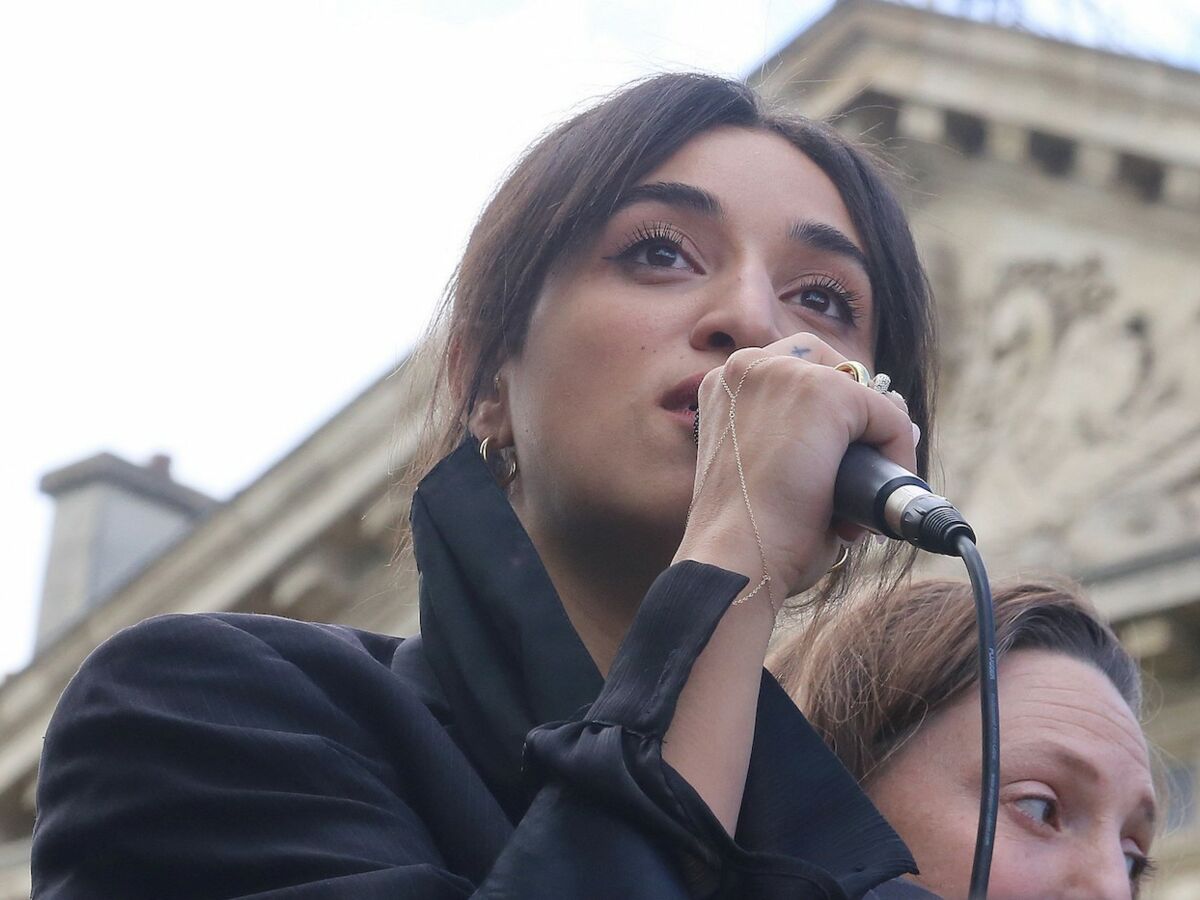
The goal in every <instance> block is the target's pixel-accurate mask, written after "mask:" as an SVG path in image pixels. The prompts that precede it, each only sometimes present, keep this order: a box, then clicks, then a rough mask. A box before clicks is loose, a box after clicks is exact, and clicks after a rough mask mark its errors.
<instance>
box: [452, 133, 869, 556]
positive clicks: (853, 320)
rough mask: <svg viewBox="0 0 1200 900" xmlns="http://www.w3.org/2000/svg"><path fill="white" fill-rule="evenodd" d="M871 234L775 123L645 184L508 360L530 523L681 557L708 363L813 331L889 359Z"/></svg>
mask: <svg viewBox="0 0 1200 900" xmlns="http://www.w3.org/2000/svg"><path fill="white" fill-rule="evenodd" d="M861 248H862V241H861V239H860V237H859V235H858V234H857V232H856V231H855V229H854V226H853V225H852V224H851V220H850V216H849V213H848V212H847V210H846V207H845V205H844V204H843V202H842V199H841V196H840V195H839V194H838V192H837V190H836V189H835V188H834V186H833V184H832V182H830V180H829V179H828V178H827V177H826V176H825V174H824V173H823V172H822V171H821V170H820V169H819V168H818V167H817V166H816V165H815V164H814V163H813V162H812V161H811V160H810V159H808V157H806V156H804V155H803V154H802V153H800V152H799V151H798V150H796V149H795V148H794V147H793V146H792V145H791V144H789V143H788V142H787V141H785V140H784V139H782V138H780V137H778V136H775V135H772V134H768V133H765V132H760V131H751V130H745V129H737V128H722V129H718V130H714V131H711V132H708V133H706V134H704V135H701V136H700V137H697V138H696V139H694V140H692V141H691V142H690V143H688V144H687V145H685V146H684V147H683V148H682V149H681V150H680V151H679V152H678V153H676V154H675V155H674V156H673V157H671V158H670V159H669V160H668V161H667V162H666V163H665V164H664V165H662V166H661V167H660V168H659V169H657V170H656V171H654V172H652V173H651V174H650V175H649V176H647V177H646V178H644V179H642V181H641V182H640V183H639V184H638V185H636V186H635V187H633V188H631V189H630V190H629V191H628V192H627V193H626V194H625V195H624V196H623V197H622V198H621V199H620V201H619V202H618V203H617V204H616V208H615V210H614V212H613V214H612V215H611V217H610V218H609V219H608V221H607V222H606V223H605V224H604V225H603V226H602V227H601V228H600V230H599V233H598V234H597V236H596V237H595V238H594V239H593V240H592V241H591V242H590V243H589V244H588V245H587V246H586V247H584V248H582V249H580V250H578V251H576V252H575V253H574V254H572V255H571V258H570V259H567V260H564V261H562V262H561V263H560V264H559V266H558V267H557V268H556V269H555V271H553V272H552V274H551V275H550V277H549V278H548V279H547V282H546V285H545V287H544V289H543V292H542V295H541V297H540V298H539V300H538V304H537V306H536V308H535V311H534V314H533V317H532V319H531V322H530V326H529V331H528V335H527V339H526V342H525V345H524V347H523V349H522V352H521V354H520V356H519V357H516V358H513V359H510V360H508V361H507V362H506V363H505V364H504V366H503V367H502V369H501V374H500V378H501V391H500V397H501V406H502V408H503V413H502V415H503V416H505V417H506V421H505V422H504V423H503V425H501V427H500V428H499V429H497V430H498V431H500V432H501V433H500V435H499V437H501V438H502V440H501V441H500V443H501V445H502V446H503V445H504V444H505V443H507V441H505V440H503V438H504V437H505V436H506V435H505V434H504V433H503V432H504V429H505V428H509V429H511V431H510V432H509V435H510V437H511V442H512V444H513V445H514V446H515V449H516V452H517V454H518V458H519V460H520V466H521V476H520V478H519V479H518V482H517V484H518V486H517V489H516V491H515V493H514V495H513V504H514V506H515V507H516V509H517V510H518V512H519V513H520V514H521V516H522V519H523V521H524V522H525V525H526V527H527V528H529V529H530V530H531V532H537V533H538V534H540V535H541V536H542V537H543V538H546V537H547V536H548V535H552V536H553V537H552V538H551V539H552V540H555V541H566V542H569V541H571V540H573V539H576V538H578V539H579V540H581V541H585V542H586V541H592V542H595V541H597V540H604V541H609V542H611V541H621V542H626V543H627V544H632V545H633V546H635V547H638V548H641V552H642V553H643V554H646V555H649V556H652V557H656V556H657V555H659V554H660V553H666V554H668V557H667V558H668V559H669V554H670V553H671V552H673V551H674V549H675V547H676V546H677V545H678V542H679V539H680V537H681V535H682V528H683V523H684V518H685V515H686V511H687V508H688V503H689V501H690V499H691V493H692V483H693V478H694V473H695V465H696V449H695V446H694V444H693V442H692V434H691V432H692V420H693V415H692V412H691V411H690V410H689V406H692V407H693V408H694V402H695V393H696V389H697V386H698V384H699V382H700V379H701V378H702V376H703V375H704V374H705V373H706V372H708V371H709V370H710V369H713V368H715V367H717V366H719V365H721V364H722V363H723V362H724V360H725V358H726V357H727V356H728V355H729V354H730V353H731V352H733V351H734V350H735V349H738V348H740V347H747V346H762V345H766V344H769V343H771V342H773V341H776V340H779V339H780V338H783V337H785V336H789V335H791V334H794V333H798V332H811V333H813V334H816V335H817V336H819V337H821V338H822V339H823V340H825V341H826V342H828V343H829V344H831V345H832V346H833V347H835V348H836V349H837V350H839V351H841V352H842V353H844V354H845V355H846V356H848V357H851V358H855V359H859V360H861V361H863V362H864V363H866V364H867V365H868V366H870V365H871V362H872V347H873V336H874V333H875V320H874V314H873V310H872V298H871V285H870V282H869V279H868V277H867V273H866V269H865V263H864V260H863V254H862V249H861ZM784 424H786V427H789V428H795V429H797V430H798V431H799V429H802V428H803V427H804V423H803V422H792V423H784ZM476 431H477V433H480V434H482V433H484V431H483V430H480V429H476ZM743 452H747V453H753V452H754V448H753V447H746V448H745V449H744V451H743ZM751 489H752V490H753V486H751ZM659 564H660V568H661V564H662V561H661V560H659Z"/></svg>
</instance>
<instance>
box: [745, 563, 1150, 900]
mask: <svg viewBox="0 0 1200 900" xmlns="http://www.w3.org/2000/svg"><path fill="white" fill-rule="evenodd" d="M994 601H995V610H996V636H997V647H998V650H999V653H1000V663H999V668H998V670H997V680H998V684H999V692H1000V739H1001V742H1002V743H1001V756H1000V760H1001V772H1000V803H1001V808H1000V815H999V818H998V820H997V830H996V843H995V855H994V858H993V862H992V868H991V883H990V889H991V893H992V895H993V896H996V897H1013V898H1021V897H1028V898H1041V897H1061V898H1072V897H1081V898H1083V897H1087V898H1094V900H1107V898H1128V897H1130V896H1136V894H1137V892H1138V888H1139V886H1140V885H1141V883H1142V882H1143V881H1144V880H1145V878H1146V876H1147V874H1148V872H1149V871H1150V869H1151V868H1152V865H1151V863H1150V861H1149V852H1150V844H1151V842H1152V840H1153V838H1154V812H1155V796H1154V788H1153V784H1152V780H1151V775H1150V763H1149V757H1148V753H1147V748H1146V741H1145V738H1144V737H1143V735H1142V730H1141V727H1140V726H1139V724H1138V716H1139V714H1140V711H1141V681H1140V676H1139V673H1138V668H1137V665H1136V664H1135V663H1134V662H1133V660H1132V659H1131V658H1130V657H1129V655H1128V654H1127V653H1126V652H1125V650H1124V649H1123V648H1122V647H1121V645H1120V644H1119V643H1118V642H1117V638H1116V636H1115V635H1114V634H1113V633H1112V631H1111V630H1109V628H1108V627H1107V626H1105V625H1104V624H1103V623H1101V622H1100V620H1099V619H1098V618H1097V615H1096V612H1095V610H1094V608H1093V607H1092V606H1091V604H1090V603H1089V602H1088V601H1087V600H1086V599H1085V598H1084V597H1083V596H1082V595H1081V594H1080V593H1079V592H1078V590H1077V589H1076V588H1074V587H1073V586H1071V585H1069V584H1066V583H1062V584H1056V583H1043V582H1025V583H1018V584H1012V585H1008V586H1006V587H1004V588H1002V589H1000V590H997V591H996V592H995V594H994ZM769 665H770V667H771V668H772V670H773V671H775V672H777V673H778V675H779V678H780V683H781V684H782V685H783V686H784V687H785V689H787V691H788V693H789V694H791V695H792V697H793V698H794V699H795V700H796V702H797V704H798V705H799V706H800V708H801V709H802V710H804V713H805V715H806V716H808V719H809V721H810V722H811V723H812V724H813V726H814V727H815V728H816V729H817V731H819V732H820V733H821V734H822V735H823V736H824V737H825V740H826V741H827V742H828V744H829V746H830V747H831V748H833V750H834V751H835V752H836V753H837V754H838V756H839V757H840V758H841V760H842V762H844V763H845V764H846V767H847V768H848V769H849V770H850V772H851V773H852V774H853V775H854V776H855V778H856V779H858V781H859V782H860V783H862V784H863V785H864V786H865V788H866V791H867V794H868V795H869V796H870V797H871V799H872V800H874V801H875V803H876V805H877V806H878V807H879V809H880V811H881V812H883V813H884V815H885V816H887V818H888V821H889V822H891V823H892V824H893V825H894V826H895V827H896V829H897V830H898V831H899V832H900V835H901V837H903V838H904V840H905V841H906V842H907V843H908V846H909V847H910V848H911V849H912V851H913V854H914V855H915V857H916V860H917V864H918V865H919V866H920V869H921V872H920V875H919V876H917V877H916V879H915V880H916V882H917V884H919V885H922V886H924V887H926V888H928V889H929V890H932V891H934V892H936V893H937V894H938V895H940V896H944V897H965V896H966V894H967V885H968V882H969V878H970V868H971V855H972V854H971V851H972V846H973V843H974V840H975V824H976V821H977V818H978V814H979V777H980V776H979V767H980V749H979V748H980V723H979V693H978V691H977V690H976V684H977V673H978V669H977V665H978V663H977V657H976V643H975V617H974V606H973V604H972V600H971V589H970V586H969V585H967V584H965V583H961V582H953V581H924V582H919V583H916V584H913V585H911V586H910V587H908V588H905V589H900V590H896V591H893V592H890V593H887V594H886V595H884V596H879V597H874V596H873V597H870V598H869V599H868V598H863V599H862V600H859V601H855V602H853V603H850V604H847V605H846V606H845V607H843V608H842V609H839V610H837V611H836V612H835V613H833V614H831V615H829V616H824V617H820V619H819V621H818V622H817V623H816V624H815V625H814V626H813V627H811V628H809V629H806V630H804V631H802V632H797V633H796V634H795V635H793V636H792V637H790V638H789V639H787V640H785V641H783V642H782V643H781V644H780V646H779V647H778V648H776V650H774V651H773V653H772V656H771V661H770V663H769ZM922 896H925V895H924V894H923V895H922Z"/></svg>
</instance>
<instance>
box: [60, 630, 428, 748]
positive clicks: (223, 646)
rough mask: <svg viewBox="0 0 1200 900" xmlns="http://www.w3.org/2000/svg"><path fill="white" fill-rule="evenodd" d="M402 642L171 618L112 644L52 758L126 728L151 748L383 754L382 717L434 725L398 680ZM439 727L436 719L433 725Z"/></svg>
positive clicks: (63, 724) (78, 682)
mask: <svg viewBox="0 0 1200 900" xmlns="http://www.w3.org/2000/svg"><path fill="white" fill-rule="evenodd" d="M401 645H402V641H401V639H399V638H393V637H387V636H383V635H375V634H370V633H368V632H362V631H356V630H354V629H350V628H344V627H340V626H331V625H315V624H310V623H305V622H297V621H293V620H290V619H283V618H278V617H273V616H261V615H246V614H240V615H239V614H220V615H169V616H159V617H156V618H153V619H148V620H146V621H144V622H142V623H140V624H138V625H135V626H132V627H130V628H127V629H125V630H124V631H121V632H119V633H118V634H116V635H115V636H113V637H112V638H110V639H109V640H107V641H105V642H104V643H103V644H101V645H100V646H99V647H98V648H97V649H96V650H95V651H94V652H93V653H92V654H91V655H90V656H89V657H88V659H87V660H86V661H85V662H84V664H83V666H82V667H81V668H80V670H79V672H78V673H76V675H75V677H74V678H73V679H72V681H71V683H70V684H69V685H68V686H67V689H66V690H65V691H64V692H63V696H62V698H61V700H60V701H59V705H58V709H57V710H56V711H55V714H54V717H53V719H52V720H51V723H50V728H49V730H48V732H47V735H46V744H45V750H44V756H46V757H48V758H51V759H53V758H54V757H55V756H56V755H57V754H58V753H60V752H61V753H73V752H78V751H80V750H83V749H84V747H82V746H80V744H81V743H83V742H89V743H91V745H92V747H93V748H94V747H95V745H96V743H97V742H98V743H100V744H104V743H106V742H107V741H108V740H110V739H111V738H112V736H113V733H114V732H115V731H116V730H117V729H118V728H119V729H120V731H121V732H122V734H123V735H125V738H124V740H128V736H129V735H137V734H141V735H142V736H143V737H145V738H150V737H152V736H154V737H161V736H162V735H164V734H168V733H169V734H171V735H174V736H175V737H176V738H177V739H179V740H182V741H183V742H184V744H185V745H186V735H187V734H189V733H192V734H199V733H200V732H204V733H206V734H209V735H211V734H213V733H214V732H218V731H220V732H221V733H223V734H225V735H226V736H232V732H230V731H229V729H238V736H239V738H240V739H243V740H249V739H252V738H254V737H257V738H259V739H260V740H267V739H268V738H267V736H268V735H270V734H275V735H279V734H285V733H286V734H290V735H296V736H297V737H299V736H301V735H322V736H325V737H328V738H332V739H334V740H336V741H337V742H338V744H339V745H340V746H344V747H347V748H353V749H354V750H355V751H356V752H359V753H364V754H368V755H372V754H374V753H375V752H376V751H377V749H378V747H379V745H381V744H382V743H384V742H385V741H386V740H387V737H386V736H385V735H382V734H380V729H381V727H382V725H381V721H380V710H381V709H385V708H386V709H392V710H395V711H396V712H397V713H398V714H400V715H405V716H406V718H408V719H409V720H410V721H412V720H413V718H414V717H416V718H421V717H429V713H428V710H427V709H426V704H425V703H423V702H422V701H421V699H420V697H419V696H418V694H417V693H416V692H415V691H414V690H412V688H411V686H410V685H409V684H408V683H407V682H406V681H405V680H404V679H402V678H400V677H398V676H397V675H396V673H394V672H393V671H392V668H391V666H392V661H393V658H394V657H395V656H396V653H397V650H398V649H399V648H400V647H401ZM431 721H432V720H431Z"/></svg>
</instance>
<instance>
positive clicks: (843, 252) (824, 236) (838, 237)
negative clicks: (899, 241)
mask: <svg viewBox="0 0 1200 900" xmlns="http://www.w3.org/2000/svg"><path fill="white" fill-rule="evenodd" d="M788 237H789V238H791V239H792V240H793V241H798V242H799V243H801V244H804V245H805V246H807V247H811V248H812V249H814V250H826V251H828V252H830V253H836V254H838V255H839V256H845V257H846V258H848V259H849V260H850V261H851V262H853V263H855V264H856V265H857V266H858V267H859V268H860V269H862V270H863V271H864V272H869V271H870V269H869V268H868V267H867V256H866V254H865V253H863V252H862V250H860V249H859V248H858V245H857V244H856V243H854V241H852V240H850V238H849V237H848V236H847V235H846V234H845V233H843V232H841V231H839V230H838V229H836V228H834V227H833V226H832V225H826V224H825V223H824V222H813V221H812V220H809V219H806V220H804V221H802V222H793V223H792V227H791V228H789V229H788Z"/></svg>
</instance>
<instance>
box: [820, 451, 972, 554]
mask: <svg viewBox="0 0 1200 900" xmlns="http://www.w3.org/2000/svg"><path fill="white" fill-rule="evenodd" d="M833 509H834V513H835V514H836V515H837V516H838V517H839V518H841V519H845V520H846V521H848V522H853V523H854V524H855V525H861V526H863V527H864V528H869V529H871V530H872V531H877V532H879V533H880V534H884V535H887V536H888V537H890V538H894V539H895V540H898V541H907V542H908V543H910V544H915V545H916V546H918V547H920V548H921V549H922V550H928V551H929V552H930V553H942V554H945V555H946V556H958V555H959V553H958V550H957V546H958V540H959V538H960V537H963V536H965V537H968V538H970V539H971V542H972V543H974V542H975V532H974V531H972V530H971V526H970V525H968V524H967V520H966V519H964V518H963V515H962V513H960V512H959V511H958V510H957V509H955V508H954V506H953V504H951V503H950V501H949V500H947V499H946V498H945V497H939V496H938V495H937V494H935V493H933V491H932V490H930V488H929V485H928V484H926V483H925V482H924V481H922V480H921V479H920V478H918V477H917V476H916V475H914V474H913V473H912V472H910V471H908V470H907V469H905V468H904V467H903V466H899V465H897V464H896V463H894V462H892V461H891V460H890V459H887V458H886V457H885V456H883V455H882V454H881V453H880V452H879V451H878V450H875V449H874V448H872V447H868V446H867V445H866V444H851V445H850V446H849V447H848V448H847V449H846V455H845V456H844V457H842V464H841V465H840V466H839V467H838V474H837V481H836V482H835V483H834V487H833Z"/></svg>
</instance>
